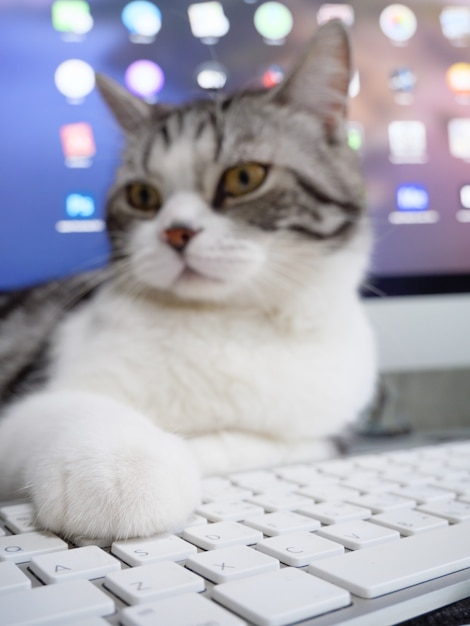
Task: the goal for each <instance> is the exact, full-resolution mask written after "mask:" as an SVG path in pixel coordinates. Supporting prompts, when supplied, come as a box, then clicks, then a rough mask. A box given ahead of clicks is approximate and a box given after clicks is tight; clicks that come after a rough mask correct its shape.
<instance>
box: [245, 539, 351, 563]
mask: <svg viewBox="0 0 470 626" xmlns="http://www.w3.org/2000/svg"><path fill="white" fill-rule="evenodd" d="M256 549H257V550H260V551H261V552H264V553H265V554H269V555H270V556H273V557H274V558H275V559H279V560H280V561H281V562H282V563H286V565H292V566H294V567H304V566H305V565H308V564H309V563H311V562H312V561H314V560H315V559H323V558H325V557H327V556H333V555H335V554H342V553H343V552H344V548H343V546H342V545H339V544H338V543H333V541H329V540H328V539H323V538H322V537H318V536H317V535H316V534H313V533H305V532H294V533H287V534H285V535H279V536H278V537H269V538H268V539H263V541H260V542H259V543H258V544H257V545H256Z"/></svg>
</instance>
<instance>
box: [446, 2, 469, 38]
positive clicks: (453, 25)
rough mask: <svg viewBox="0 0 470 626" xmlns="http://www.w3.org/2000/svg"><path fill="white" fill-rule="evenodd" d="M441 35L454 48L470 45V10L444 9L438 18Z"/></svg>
mask: <svg viewBox="0 0 470 626" xmlns="http://www.w3.org/2000/svg"><path fill="white" fill-rule="evenodd" d="M439 19H440V22H441V28H442V34H443V35H444V37H447V39H449V40H450V41H451V42H452V43H453V44H454V45H456V46H465V45H468V44H469V43H470V8H469V7H464V6H460V7H459V6H451V7H446V8H445V9H443V10H442V11H441V14H440V16H439Z"/></svg>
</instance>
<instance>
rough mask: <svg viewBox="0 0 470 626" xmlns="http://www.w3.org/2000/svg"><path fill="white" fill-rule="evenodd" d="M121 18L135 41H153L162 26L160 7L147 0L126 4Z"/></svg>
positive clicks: (136, 0) (130, 36)
mask: <svg viewBox="0 0 470 626" xmlns="http://www.w3.org/2000/svg"><path fill="white" fill-rule="evenodd" d="M121 19H122V23H123V24H124V26H125V27H126V28H127V30H128V31H129V38H130V40H131V41H133V42H134V43H151V42H152V41H154V40H155V36H156V35H157V34H158V33H159V32H160V29H161V27H162V14H161V11H160V9H159V8H158V7H157V6H156V5H155V4H153V3H152V2H147V1H146V0H135V1H134V2H129V3H128V4H126V6H125V7H124V8H123V10H122V13H121Z"/></svg>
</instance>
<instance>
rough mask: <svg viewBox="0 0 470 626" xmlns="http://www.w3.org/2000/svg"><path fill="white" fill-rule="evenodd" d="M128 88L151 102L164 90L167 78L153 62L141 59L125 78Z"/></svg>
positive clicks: (131, 66)
mask: <svg viewBox="0 0 470 626" xmlns="http://www.w3.org/2000/svg"><path fill="white" fill-rule="evenodd" d="M124 79H125V82H126V85H127V87H128V88H129V89H130V91H132V93H135V94H136V95H137V96H140V97H142V98H144V99H145V100H147V101H149V102H153V101H155V97H156V95H157V94H158V93H159V92H160V91H161V90H162V89H163V85H164V84H165V76H164V74H163V70H162V68H161V67H160V66H159V65H157V64H156V63H154V62H153V61H147V60H146V59H141V60H139V61H134V63H131V65H129V67H128V68H127V70H126V73H125V76H124Z"/></svg>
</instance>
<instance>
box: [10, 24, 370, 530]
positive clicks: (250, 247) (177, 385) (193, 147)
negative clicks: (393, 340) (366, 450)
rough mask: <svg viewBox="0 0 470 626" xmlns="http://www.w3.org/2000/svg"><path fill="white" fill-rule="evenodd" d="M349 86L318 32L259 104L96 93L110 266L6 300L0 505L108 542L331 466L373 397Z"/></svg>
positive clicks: (346, 50) (112, 87) (113, 89)
mask: <svg viewBox="0 0 470 626" xmlns="http://www.w3.org/2000/svg"><path fill="white" fill-rule="evenodd" d="M350 76H351V54H350V46H349V40H348V36H347V33H346V32H345V30H344V28H343V27H342V26H341V24H340V23H338V22H331V23H328V24H327V25H325V26H323V27H321V28H320V29H319V30H318V31H317V33H316V36H315V38H314V40H313V43H312V44H311V46H310V48H309V49H308V51H307V52H306V54H305V55H304V56H303V57H302V58H301V59H300V61H299V62H298V64H297V67H296V68H295V69H294V71H293V72H292V73H291V74H290V75H289V76H288V77H287V78H286V79H285V80H284V81H283V82H282V83H281V84H280V85H278V86H277V87H275V88H273V89H272V90H269V91H259V92H247V93H241V94H238V95H235V96H234V97H229V98H226V99H223V100H221V101H202V102H195V103H193V104H188V105H184V106H179V107H168V106H163V105H155V106H150V105H147V104H146V103H144V102H143V101H141V100H139V99H137V98H135V97H134V96H131V95H130V94H129V93H127V92H126V91H125V90H124V89H123V88H121V87H119V86H118V85H116V84H114V83H113V82H112V81H111V80H110V79H108V78H104V77H101V78H99V86H100V90H101V92H102V94H103V96H104V98H105V100H106V101H107V102H108V104H109V106H110V108H111V109H112V111H113V113H114V115H115V116H116V118H117V120H118V121H119V123H120V124H121V127H122V129H123V131H124V133H125V134H126V136H127V146H126V148H125V152H124V155H123V160H122V165H121V167H120V169H119V171H118V173H117V177H116V181H115V183H114V185H113V186H112V188H111V190H110V194H109V202H108V207H107V224H108V230H109V235H110V239H111V242H112V246H113V261H112V262H111V264H110V267H109V268H108V269H107V270H105V271H104V274H101V273H98V274H97V276H95V275H92V276H91V277H90V276H85V277H78V278H75V279H70V280H66V281H65V282H61V283H55V284H48V285H46V286H42V287H38V288H36V289H33V290H31V291H27V292H24V293H22V294H15V295H14V297H10V298H7V297H6V296H3V298H1V299H0V306H1V305H2V304H3V309H4V320H3V329H2V335H1V339H0V386H1V387H2V393H3V398H4V399H5V400H8V402H6V406H5V408H4V412H3V417H2V419H1V420H0V498H6V497H9V498H11V497H15V496H19V495H20V496H27V497H29V498H30V499H31V500H32V502H33V503H34V505H35V506H36V509H37V515H38V519H39V522H40V523H41V524H42V525H43V526H44V527H46V528H49V529H51V530H53V531H56V532H58V533H60V534H62V535H65V536H82V537H84V538H102V539H103V540H104V541H108V540H110V539H114V538H125V537H130V536H137V535H150V534H154V533H158V532H162V531H165V530H169V529H170V530H171V529H173V528H175V527H178V526H179V525H181V524H182V523H183V522H184V520H185V518H186V517H187V516H188V515H189V514H190V513H191V511H192V510H193V508H194V507H195V505H196V504H197V503H198V500H199V493H200V492H199V489H200V475H201V474H208V473H219V472H227V471H233V470H238V469H241V468H249V467H260V466H267V465H269V464H272V463H276V462H280V461H293V460H298V459H305V458H314V457H318V456H324V455H325V454H326V452H327V451H328V450H329V445H328V444H327V440H328V436H330V435H331V434H333V433H335V432H337V431H338V430H340V429H342V427H343V426H344V425H345V424H346V422H347V421H348V420H351V419H353V418H354V416H355V415H356V414H357V413H358V412H359V411H360V410H361V409H362V408H363V407H364V405H366V403H367V402H368V400H369V399H370V397H371V394H372V393H373V389H374V384H375V352H374V344H373V340H372V337H371V333H370V330H369V327H368V325H367V323H366V320H365V317H364V314H363V311H362V309H361V305H360V302H359V299H358V295H357V289H358V285H359V283H360V281H361V279H362V277H363V273H364V271H365V268H366V263H367V257H368V250H369V240H370V236H369V227H368V222H367V216H366V211H365V201H364V188H363V181H362V178H361V175H360V171H359V166H358V163H357V158H356V155H355V154H354V153H353V152H352V150H350V149H349V147H348V145H347V138H346V129H345V115H346V110H347V93H348V85H349V81H350ZM102 278H103V280H102ZM98 283H99V284H98ZM84 294H87V297H86V298H82V299H81V300H80V301H79V302H78V303H77V304H76V306H75V307H73V309H72V310H66V309H65V308H64V306H63V305H64V304H65V303H66V301H67V302H70V301H72V300H73V299H77V300H78V295H84ZM15 299H16V301H17V303H16V306H15V302H14V301H15ZM20 304H21V306H20ZM7 309H8V311H9V315H6V310H7ZM32 369H35V371H36V376H33V378H31V377H30V378H28V376H27V374H28V372H30V371H31V370H32ZM38 371H39V372H40V374H41V375H40V377H39V378H40V380H38ZM24 378H26V381H27V386H26V390H25V386H24V385H23V387H22V391H19V387H18V384H17V383H18V381H19V380H20V379H24ZM12 398H13V399H12Z"/></svg>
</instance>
